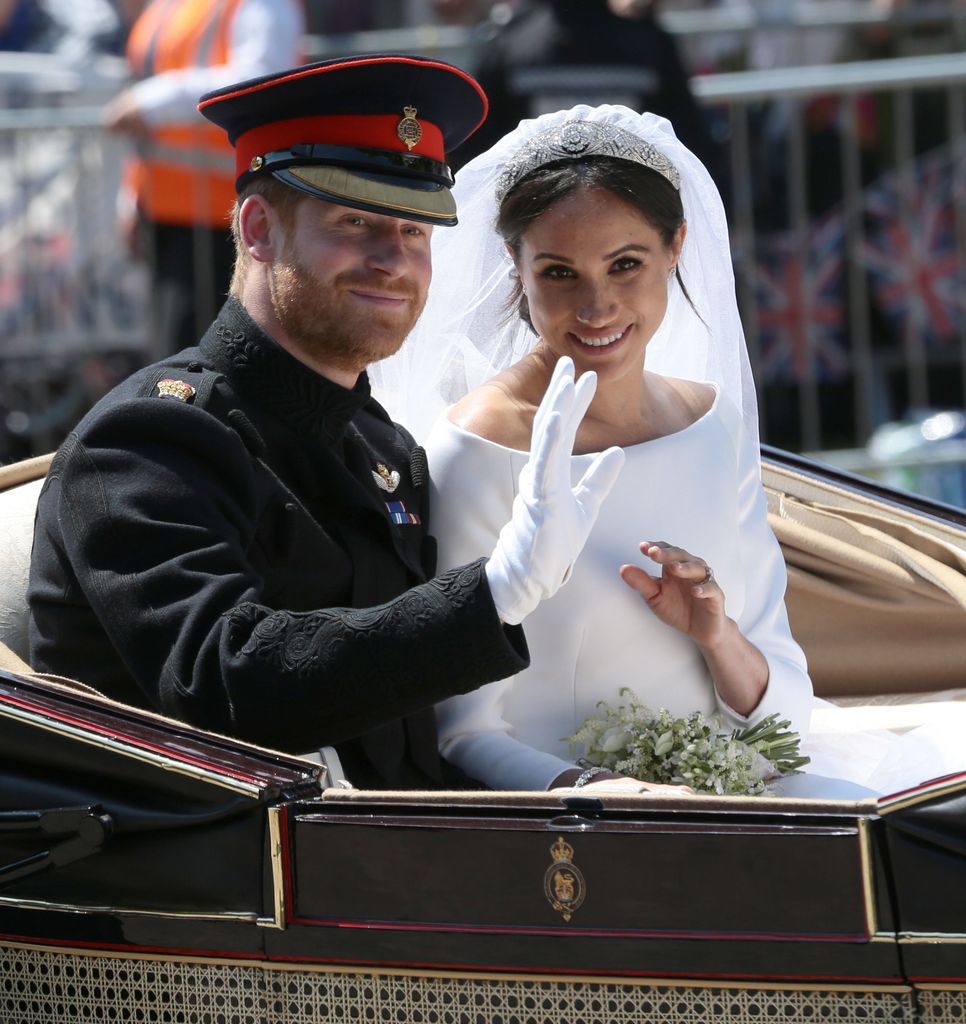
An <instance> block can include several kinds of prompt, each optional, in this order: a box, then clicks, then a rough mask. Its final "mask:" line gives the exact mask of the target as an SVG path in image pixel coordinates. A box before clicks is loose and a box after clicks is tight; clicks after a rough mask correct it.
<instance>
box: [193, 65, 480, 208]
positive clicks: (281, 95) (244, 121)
mask: <svg viewBox="0 0 966 1024" xmlns="http://www.w3.org/2000/svg"><path fill="white" fill-rule="evenodd" d="M198 109H199V110H200V111H201V113H202V114H204V116H205V117H207V118H208V119H209V120H210V121H213V122H214V123H215V124H216V125H218V126H219V127H221V128H224V129H225V131H226V132H227V133H228V138H229V140H230V141H231V144H232V145H233V146H234V147H235V174H236V179H235V186H236V188H237V189H238V190H241V188H242V187H243V186H244V185H245V184H246V183H247V182H248V181H250V180H252V179H253V178H254V177H256V176H257V175H262V174H271V175H273V176H274V177H275V178H277V179H278V180H280V181H283V182H285V184H287V185H290V186H291V187H292V188H296V189H300V190H301V191H303V192H307V193H308V194H309V195H313V196H316V197H318V198H320V199H327V200H329V201H330V202H334V203H340V204H342V205H344V206H351V207H353V208H355V209H360V210H369V211H373V212H375V213H383V214H388V215H389V216H393V217H405V218H411V219H413V220H419V221H426V222H428V223H430V224H455V223H456V203H455V201H454V199H453V196H452V193H451V192H450V187H451V186H452V184H453V175H452V172H451V171H450V169H449V166H448V165H447V163H446V154H447V153H448V152H450V151H451V150H453V149H454V148H455V147H456V146H458V145H459V144H460V143H461V142H462V141H463V140H464V139H466V138H467V137H468V136H469V135H471V134H472V133H473V132H474V131H476V129H477V128H478V127H479V126H480V124H481V123H482V121H483V119H484V118H485V117H486V111H487V101H486V96H485V94H484V93H483V90H482V89H481V88H480V86H479V84H478V83H477V82H476V81H475V80H474V79H473V78H472V77H470V75H468V74H467V73H466V72H465V71H461V70H460V69H459V68H457V67H454V66H453V65H452V64H447V63H445V62H443V61H440V60H435V59H433V58H429V57H418V56H413V55H410V54H363V55H360V56H357V57H343V58H339V59H338V60H327V61H320V62H319V63H317V64H305V65H303V66H302V67H297V68H292V69H290V70H288V71H282V72H278V73H277V74H273V75H266V76H264V77H262V78H254V79H251V80H250V81H247V82H240V83H238V84H237V85H231V86H227V87H226V88H223V89H218V90H216V91H215V92H210V93H207V94H206V95H204V96H202V97H201V100H200V101H199V103H198Z"/></svg>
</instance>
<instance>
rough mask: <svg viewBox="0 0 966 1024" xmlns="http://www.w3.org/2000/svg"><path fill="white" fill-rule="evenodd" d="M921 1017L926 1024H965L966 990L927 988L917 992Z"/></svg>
mask: <svg viewBox="0 0 966 1024" xmlns="http://www.w3.org/2000/svg"><path fill="white" fill-rule="evenodd" d="M919 1004H920V1006H921V1007H922V1019H923V1020H924V1021H927V1022H928V1024H940V1021H941V1022H942V1024H956V1022H957V1021H963V1022H964V1024H966V991H964V990H962V989H960V990H959V991H958V992H957V991H946V992H937V991H934V990H933V991H930V990H928V989H926V990H924V991H922V992H920V993H919Z"/></svg>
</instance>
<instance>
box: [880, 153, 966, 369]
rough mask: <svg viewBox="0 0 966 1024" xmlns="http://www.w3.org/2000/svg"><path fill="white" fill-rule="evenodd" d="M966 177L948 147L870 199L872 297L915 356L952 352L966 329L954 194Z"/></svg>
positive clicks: (894, 176)
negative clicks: (923, 351)
mask: <svg viewBox="0 0 966 1024" xmlns="http://www.w3.org/2000/svg"><path fill="white" fill-rule="evenodd" d="M957 170H958V174H957ZM963 171H964V158H963V156H962V154H960V156H959V158H958V160H957V159H956V158H955V157H953V155H952V153H951V152H950V151H949V150H946V149H945V148H944V149H942V150H938V151H933V152H932V153H929V154H927V155H926V156H922V157H919V158H918V159H916V160H915V161H913V163H912V165H911V167H909V168H907V169H906V171H905V173H901V172H900V173H897V172H890V173H889V174H886V175H883V177H882V178H880V179H879V180H878V181H877V182H876V184H875V185H873V186H872V187H870V188H869V189H868V190H867V192H866V197H865V210H866V215H867V217H868V234H867V237H866V242H865V245H864V246H863V251H862V258H863V262H864V263H865V266H866V267H867V269H868V272H869V283H870V290H871V294H872V298H873V300H874V301H875V303H876V305H877V306H878V308H879V309H880V310H881V312H882V313H883V315H884V316H885V318H886V319H887V321H889V322H890V323H891V324H892V325H893V326H894V327H895V329H896V332H897V334H898V336H899V337H900V338H901V340H902V342H903V344H904V346H905V347H906V348H907V349H909V348H912V347H916V348H921V347H923V346H926V347H942V346H945V345H948V344H950V343H951V342H953V341H955V340H956V339H957V338H958V336H959V332H960V330H961V328H962V325H963V317H964V315H966V269H964V266H963V265H962V264H961V262H960V260H959V256H958V253H957V248H956V200H957V196H956V195H955V194H954V193H955V185H954V182H955V181H956V180H957V179H958V178H961V176H962V174H963ZM959 192H960V193H962V186H961V185H960V188H959ZM958 199H959V201H960V202H962V201H963V196H962V194H960V195H959V197H958Z"/></svg>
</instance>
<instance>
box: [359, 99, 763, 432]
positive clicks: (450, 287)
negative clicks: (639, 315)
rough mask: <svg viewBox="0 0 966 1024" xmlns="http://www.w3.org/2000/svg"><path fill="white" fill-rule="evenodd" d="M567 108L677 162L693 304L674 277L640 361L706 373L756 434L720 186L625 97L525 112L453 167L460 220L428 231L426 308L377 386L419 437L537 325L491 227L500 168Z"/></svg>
mask: <svg viewBox="0 0 966 1024" xmlns="http://www.w3.org/2000/svg"><path fill="white" fill-rule="evenodd" d="M569 120H583V121H593V122H606V123H611V124H615V125H617V126H619V127H620V128H623V129H624V130H625V131H628V132H630V133H632V134H633V135H636V136H638V137H639V138H641V139H642V140H644V141H646V142H648V143H650V144H651V145H652V146H654V147H655V148H656V149H657V150H659V151H660V152H661V153H663V154H664V155H665V156H666V157H668V158H669V159H670V160H671V162H672V163H673V164H674V165H675V167H676V168H677V170H678V172H679V174H680V177H681V200H682V202H683V205H684V216H685V219H686V220H687V225H688V228H687V235H686V237H685V241H684V246H683V249H682V252H681V258H680V271H681V277H682V279H683V281H684V285H685V287H686V288H687V290H688V294H689V295H690V297H691V301H692V302H693V303H694V307H695V309H696V310H697V314H696V313H695V310H694V309H692V308H691V305H690V304H689V303H688V301H687V299H686V298H685V297H684V295H683V294H682V292H681V289H680V287H679V286H678V285H677V283H676V282H675V281H674V279H673V278H672V279H671V280H670V282H669V287H668V308H667V313H666V314H665V316H664V320H663V321H662V323H661V326H660V327H659V328H658V330H657V332H656V333H655V335H654V337H653V338H652V339H651V341H650V342H649V343H648V347H647V357H646V365H647V369H648V370H651V371H654V372H657V373H661V374H665V375H667V376H670V377H683V378H686V379H689V380H699V381H712V382H714V383H715V384H717V385H718V386H719V387H720V388H721V390H722V391H723V392H724V393H725V394H726V395H728V396H729V397H730V398H731V400H732V401H733V402H734V404H735V405H736V406H737V408H738V409H739V410H740V411H741V413H742V416H743V418H744V421H745V427H746V429H747V430H748V431H749V434H750V436H751V437H752V438H754V439H755V440H756V441H757V438H758V409H757V402H756V397H755V387H754V380H753V378H752V374H751V367H750V364H749V362H748V353H747V350H746V348H745V338H744V333H743V331H742V328H741V321H740V320H739V318H738V306H737V301H736V299H735V285H734V272H733V270H732V265H731V251H730V247H729V243H728V227H727V221H726V219H725V213H724V207H723V205H722V202H721V196H720V195H719V193H718V190H717V188H716V187H715V184H714V182H713V181H712V179H711V176H710V175H709V174H708V172H707V171H706V170H705V168H704V165H703V164H702V163H701V161H700V160H698V158H697V157H696V156H694V154H693V153H691V151H690V150H688V149H686V148H685V147H684V146H683V145H682V144H681V143H680V142H679V141H678V140H677V138H676V137H675V135H674V130H673V129H672V127H671V125H670V123H669V122H668V121H667V120H665V119H664V118H662V117H657V116H656V115H654V114H638V113H635V112H634V111H633V110H630V109H628V108H627V107H622V106H600V107H588V106H585V105H580V106H576V107H573V108H572V109H571V110H562V111H557V112H556V113H553V114H545V115H543V116H542V117H538V118H535V119H533V120H528V121H522V122H521V123H520V125H519V126H518V127H517V128H516V129H514V131H512V132H510V133H509V134H508V135H505V136H504V137H503V138H502V139H501V140H500V141H499V142H498V143H496V145H494V146H493V147H492V148H491V149H490V150H488V151H487V152H486V153H483V154H481V155H480V156H478V157H477V158H476V159H475V160H472V161H471V162H470V163H468V164H467V165H466V166H465V167H464V168H463V169H462V170H460V171H459V173H458V174H457V176H456V187H455V189H454V194H455V196H456V204H457V210H458V211H459V225H458V226H457V227H455V228H438V229H437V230H436V231H435V232H434V233H433V243H432V256H433V282H432V286H431V287H430V290H429V297H428V299H427V302H426V308H425V310H424V311H423V314H422V316H421V317H420V319H419V321H418V323H417V324H416V326H415V328H414V329H413V332H412V334H410V336H409V338H408V339H407V340H406V342H405V344H404V345H403V347H402V348H401V349H400V351H399V352H398V353H397V354H396V355H394V356H392V357H390V358H389V359H387V360H384V361H383V362H380V363H376V364H374V365H373V366H371V367H370V368H369V377H370V380H371V382H372V388H373V393H374V395H375V396H376V398H378V400H379V401H380V402H382V404H383V405H384V406H385V407H386V409H387V410H388V411H389V413H390V415H391V416H392V417H393V419H394V420H397V421H398V422H400V423H402V424H403V425H404V426H405V427H406V428H407V429H409V430H410V431H411V432H412V433H413V434H414V435H415V437H416V439H417V440H418V441H425V438H426V435H427V434H428V432H429V429H430V427H431V426H432V424H433V422H434V421H435V419H436V418H437V417H438V416H439V415H440V414H441V413H442V412H443V411H444V410H445V409H446V408H447V406H449V405H451V404H452V403H453V402H455V401H457V400H458V399H459V398H461V397H462V396H463V395H464V394H466V393H467V392H468V391H471V390H472V389H474V388H476V387H478V386H479V385H480V384H482V383H483V382H484V381H486V380H488V379H489V378H490V377H492V376H493V375H494V374H496V373H499V372H500V371H501V370H503V369H505V368H506V367H507V366H509V365H511V364H512V363H514V362H516V361H517V360H518V359H520V358H521V357H522V356H523V355H524V354H525V353H526V352H528V351H529V349H530V348H531V347H532V345H533V344H534V342H535V341H536V336H535V335H534V334H533V332H532V331H530V329H529V328H528V327H527V326H526V325H525V324H524V323H523V322H522V321H521V320H520V319H519V318H518V317H517V315H516V312H515V311H512V312H508V309H507V303H508V300H509V297H510V293H511V289H512V281H511V279H510V276H509V271H510V269H511V267H512V263H511V262H510V258H509V256H508V255H507V253H506V250H505V247H504V244H503V241H502V239H500V237H499V236H498V235H497V233H496V230H495V223H496V217H497V210H498V205H497V199H496V187H497V180H498V178H499V176H500V173H501V171H502V170H503V168H504V167H505V166H506V164H507V162H508V161H509V160H510V159H511V158H512V157H513V156H514V155H515V154H516V153H517V152H518V151H519V150H520V148H521V147H522V146H524V145H525V144H526V143H527V142H528V141H529V140H531V139H532V138H534V136H536V135H538V134H539V133H541V132H543V131H546V130H547V129H550V128H554V127H556V126H558V125H561V124H563V123H564V122H566V121H569ZM702 321H703V322H702Z"/></svg>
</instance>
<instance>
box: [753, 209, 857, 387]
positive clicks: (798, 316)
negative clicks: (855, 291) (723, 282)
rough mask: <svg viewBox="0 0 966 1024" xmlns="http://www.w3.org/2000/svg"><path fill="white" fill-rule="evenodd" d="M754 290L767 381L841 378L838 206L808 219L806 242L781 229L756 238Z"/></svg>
mask: <svg viewBox="0 0 966 1024" xmlns="http://www.w3.org/2000/svg"><path fill="white" fill-rule="evenodd" d="M756 263H757V267H756V271H757V272H756V275H755V294H756V297H757V301H758V330H759V344H760V347H761V372H762V377H763V379H764V381H765V382H766V383H790V382H799V381H802V380H823V381H833V380H840V379H841V378H843V377H844V376H846V375H847V373H848V372H849V358H848V353H847V352H846V350H845V322H846V316H845V287H844V269H845V221H844V219H843V217H842V214H841V212H839V211H838V210H836V211H834V212H833V213H831V214H828V215H826V216H825V217H824V218H823V219H822V220H821V221H818V222H817V223H815V224H812V225H810V227H809V229H808V232H807V235H806V238H805V244H804V245H803V246H800V245H799V244H798V240H797V238H796V236H795V234H794V233H793V232H782V233H779V234H775V235H771V236H770V237H768V238H766V239H763V240H761V241H760V242H759V244H758V250H757V259H756Z"/></svg>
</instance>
